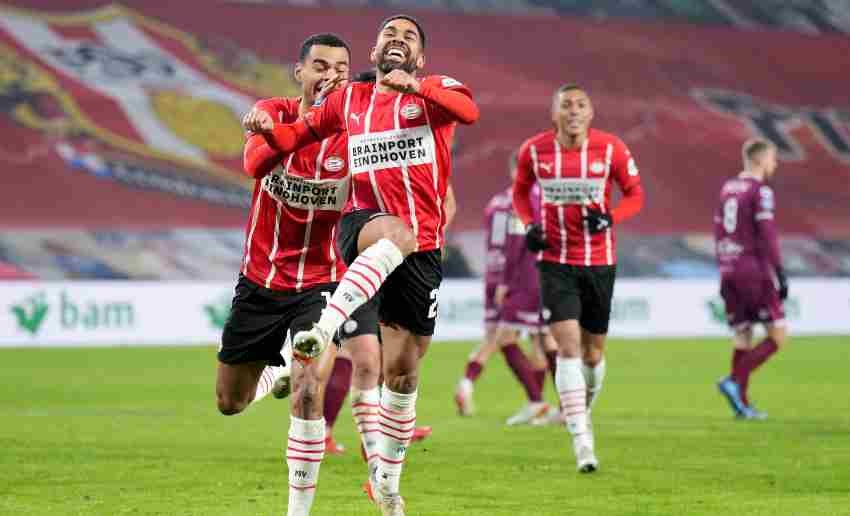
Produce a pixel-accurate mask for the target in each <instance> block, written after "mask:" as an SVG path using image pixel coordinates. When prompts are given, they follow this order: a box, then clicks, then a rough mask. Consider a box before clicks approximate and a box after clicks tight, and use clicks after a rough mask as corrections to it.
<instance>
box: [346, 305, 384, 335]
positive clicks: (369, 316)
mask: <svg viewBox="0 0 850 516" xmlns="http://www.w3.org/2000/svg"><path fill="white" fill-rule="evenodd" d="M378 322H379V321H378V302H377V300H376V299H375V298H372V299H370V300H369V301H368V302H366V304H364V305H362V306H361V307H360V308H358V309H357V310H355V311H354V313H353V314H351V317H349V318H348V320H347V321H345V322H344V323H342V326H340V327H339V331H338V332H337V335H336V338H337V340H338V341H344V340H345V339H353V338H354V337H359V336H361V335H376V336H377V337H378V339H380V338H381V332H380V328H379V326H378Z"/></svg>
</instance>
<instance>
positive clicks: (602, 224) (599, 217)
mask: <svg viewBox="0 0 850 516" xmlns="http://www.w3.org/2000/svg"><path fill="white" fill-rule="evenodd" d="M584 221H585V222H587V230H588V231H590V234H592V235H595V234H596V233H599V232H601V231H605V230H606V229H611V226H613V225H614V219H613V218H611V214H610V213H603V212H601V211H599V210H597V209H594V208H588V209H587V215H585V216H584Z"/></svg>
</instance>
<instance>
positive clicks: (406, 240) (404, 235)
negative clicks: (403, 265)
mask: <svg viewBox="0 0 850 516" xmlns="http://www.w3.org/2000/svg"><path fill="white" fill-rule="evenodd" d="M386 238H388V239H389V240H390V241H391V242H392V243H394V244H395V246H396V247H398V250H399V251H401V254H403V255H404V256H407V255H409V254H410V253H412V252H413V251H414V250H415V249H416V235H414V234H413V231H412V230H411V229H410V228H409V227H408V226H407V225H406V224H404V223H403V222H401V221H400V220H399V221H398V223H397V224H394V225H393V228H392V229H391V230H390V231H389V233H388V234H387V236H386Z"/></svg>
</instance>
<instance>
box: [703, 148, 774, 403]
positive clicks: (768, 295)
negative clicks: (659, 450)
mask: <svg viewBox="0 0 850 516" xmlns="http://www.w3.org/2000/svg"><path fill="white" fill-rule="evenodd" d="M742 153H743V161H744V171H743V172H741V173H740V174H738V175H737V176H736V177H734V178H732V179H730V180H728V181H726V182H725V183H724V184H723V188H722V190H721V191H720V199H719V202H718V208H717V211H716V212H715V214H714V237H715V243H716V247H717V264H718V266H719V268H720V295H721V296H722V297H723V302H724V304H725V305H726V317H727V319H728V321H729V326H731V327H732V329H733V330H734V332H735V336H734V337H733V339H732V340H733V347H734V351H733V354H732V373H731V374H730V375H729V376H728V377H726V378H724V379H723V380H721V381H720V383H718V385H717V387H718V388H719V389H720V392H721V394H723V396H725V397H726V399H727V401H728V402H729V405H731V407H732V410H733V411H734V412H735V414H736V415H737V416H738V417H741V418H744V419H764V418H766V417H767V414H765V413H764V412H761V411H759V410H757V409H756V408H755V407H753V405H752V404H751V403H750V400H749V397H748V393H747V388H748V386H749V381H750V374H751V373H752V372H753V371H755V370H756V369H757V368H758V367H759V366H761V365H762V364H763V363H764V362H766V361H767V360H768V359H769V358H770V357H771V356H773V354H774V353H776V352H777V351H778V350H779V348H780V347H781V346H782V345H783V344H784V343H785V332H786V330H785V313H784V311H783V307H782V302H783V301H785V299H787V298H788V280H787V278H786V276H785V272H784V270H783V268H782V256H781V255H780V253H779V238H778V236H777V233H776V226H775V222H774V217H773V213H774V208H775V204H776V202H775V200H774V196H773V188H771V186H770V184H769V181H770V179H771V178H773V175H774V174H775V173H776V168H777V163H776V147H775V146H774V145H773V144H772V143H770V142H768V141H766V140H760V139H754V140H749V141H747V142H746V143H744V146H743V149H742ZM757 323H761V324H764V326H765V328H766V329H767V337H766V338H765V339H764V340H762V341H761V342H760V343H759V344H758V345H757V346H755V347H753V329H752V326H753V324H757Z"/></svg>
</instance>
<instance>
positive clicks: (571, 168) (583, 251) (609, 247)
mask: <svg viewBox="0 0 850 516" xmlns="http://www.w3.org/2000/svg"><path fill="white" fill-rule="evenodd" d="M592 120H593V104H592V103H591V101H590V97H589V96H588V94H587V92H585V90H584V89H582V88H580V87H579V86H576V85H574V84H567V85H564V86H561V87H560V88H558V90H557V91H555V94H554V95H553V98H552V124H553V125H554V129H551V130H549V131H545V132H543V133H540V134H538V135H536V136H534V137H532V138H530V139H528V140H526V141H525V143H523V145H522V147H521V148H520V152H519V164H518V167H517V177H516V180H515V182H514V191H513V201H514V209H515V210H516V212H517V215H518V216H519V217H520V219H522V221H523V223H525V224H526V227H527V228H528V230H527V232H526V241H527V242H528V245H529V248H530V249H531V250H533V251H541V253H540V257H539V263H538V267H539V270H540V286H541V292H542V297H543V314H544V319H545V320H546V322H547V323H548V324H549V331H550V332H551V333H552V336H553V337H554V338H555V340H556V341H557V343H558V358H557V366H556V372H555V383H556V385H557V387H558V393H559V397H560V401H561V410H562V411H563V412H564V415H565V417H566V420H567V429H568V430H569V432H570V434H572V438H573V451H574V453H575V456H576V465H577V468H578V470H579V471H580V472H583V473H589V472H592V471H595V470H596V469H597V468H598V466H599V463H598V461H597V459H596V453H595V451H594V440H593V431H592V427H591V425H590V417H589V416H590V408H591V407H592V404H593V402H594V401H595V400H596V397H597V396H598V395H599V391H600V389H601V387H602V380H603V378H604V375H605V360H604V350H605V338H606V335H607V333H608V322H609V320H610V317H611V298H612V296H613V293H614V278H615V276H616V266H615V263H616V252H615V243H616V242H615V238H614V230H613V228H612V226H613V225H614V224H619V223H621V222H623V221H624V220H626V219H628V218H629V217H631V216H633V215H635V214H637V212H638V211H640V208H641V206H642V205H643V189H642V188H641V185H640V175H639V173H638V168H637V165H635V161H634V159H633V158H632V155H631V152H629V149H628V148H627V147H626V146H625V144H624V143H623V142H622V141H621V140H620V139H619V138H617V137H616V136H614V135H613V134H610V133H606V132H603V131H600V130H597V129H592V128H591V127H590V124H591V121H592ZM535 182H536V183H538V184H539V185H540V189H541V192H542V196H543V199H542V201H543V202H542V206H543V215H542V217H541V221H542V222H541V224H535V223H533V213H532V204H531V199H530V198H529V194H530V193H531V188H532V186H533V185H534V183H535ZM613 183H616V184H617V185H618V186H619V187H620V189H621V190H622V192H623V198H622V199H621V201H620V203H619V205H618V206H617V207H616V208H613V209H612V207H611V191H612V190H613V187H614V184H613Z"/></svg>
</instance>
